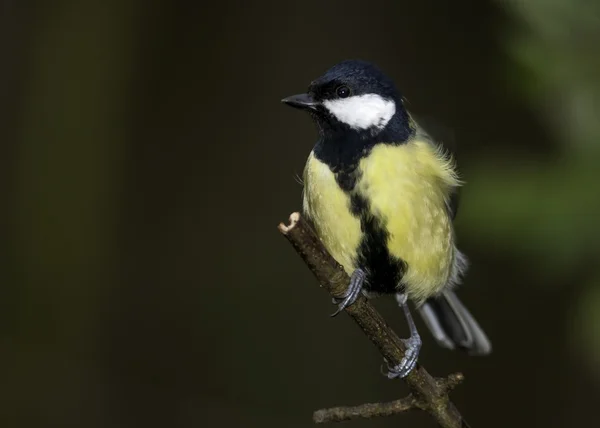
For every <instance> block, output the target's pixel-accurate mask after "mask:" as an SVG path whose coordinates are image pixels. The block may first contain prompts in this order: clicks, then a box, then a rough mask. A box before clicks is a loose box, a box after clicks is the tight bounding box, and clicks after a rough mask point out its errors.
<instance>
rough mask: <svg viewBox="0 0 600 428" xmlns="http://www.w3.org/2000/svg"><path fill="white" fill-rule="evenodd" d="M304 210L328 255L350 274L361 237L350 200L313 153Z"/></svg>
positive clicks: (306, 176)
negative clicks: (351, 209)
mask: <svg viewBox="0 0 600 428" xmlns="http://www.w3.org/2000/svg"><path fill="white" fill-rule="evenodd" d="M303 208H304V213H305V214H306V215H307V216H308V217H309V218H310V219H311V220H312V222H313V224H314V226H315V229H316V232H317V234H318V236H319V238H320V239H321V241H322V242H323V245H324V246H325V248H327V251H329V252H330V253H331V255H332V256H333V258H334V259H336V260H337V262H338V263H340V264H341V265H342V266H343V267H344V269H345V270H346V272H347V273H348V274H349V275H350V274H352V272H353V271H354V269H355V268H356V267H355V266H354V259H355V256H356V251H357V249H358V246H359V244H360V240H361V237H362V233H361V228H360V220H359V219H358V218H357V217H355V216H354V215H352V213H351V211H350V196H349V195H348V194H347V193H345V192H344V191H343V190H342V189H340V187H339V186H338V184H337V182H336V180H335V176H334V175H333V173H332V172H331V170H330V169H329V167H328V166H327V165H326V164H324V163H323V162H321V161H319V160H318V159H317V158H315V157H314V155H313V154H312V153H311V154H310V156H309V157H308V160H307V162H306V167H305V169H304V201H303Z"/></svg>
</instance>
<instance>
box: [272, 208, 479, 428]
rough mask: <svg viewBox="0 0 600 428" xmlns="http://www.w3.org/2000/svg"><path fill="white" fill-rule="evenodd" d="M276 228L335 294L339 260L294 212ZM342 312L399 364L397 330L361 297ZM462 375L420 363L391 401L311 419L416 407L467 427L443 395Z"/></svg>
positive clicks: (339, 289)
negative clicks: (442, 373)
mask: <svg viewBox="0 0 600 428" xmlns="http://www.w3.org/2000/svg"><path fill="white" fill-rule="evenodd" d="M279 231H280V232H281V233H282V234H283V235H284V236H285V237H286V238H287V239H288V241H289V242H290V243H291V244H292V246H293V247H294V249H295V250H296V251H297V252H298V254H299V255H300V256H301V257H302V259H303V260H304V262H305V263H306V264H307V266H308V267H309V268H310V270H311V271H312V272H313V274H314V275H315V276H316V278H317V280H318V281H319V284H320V285H321V287H322V288H324V289H325V290H327V291H328V292H329V293H330V294H331V295H332V296H334V297H338V298H339V297H341V296H342V294H343V293H344V291H345V290H346V288H347V287H348V284H349V282H350V278H349V277H348V275H347V274H346V272H345V271H344V269H343V268H342V266H340V264H339V263H337V262H336V261H335V259H334V258H333V257H332V256H331V255H330V254H329V253H328V252H327V250H326V249H325V247H324V246H323V244H322V243H321V241H320V240H319V238H318V237H317V236H316V234H315V233H314V232H313V230H312V228H311V227H310V226H309V225H308V223H307V222H306V221H305V220H303V219H302V217H301V216H300V214H299V213H297V212H296V213H292V215H290V224H289V225H284V224H283V223H281V224H279ZM345 311H346V313H347V314H348V315H350V317H351V318H352V319H353V320H354V321H355V322H356V323H357V324H358V326H359V327H360V328H361V329H362V330H363V332H364V333H365V335H366V336H367V337H368V338H369V339H370V340H371V342H372V343H373V344H374V345H375V346H376V347H377V349H379V352H381V354H382V355H383V358H384V359H385V361H386V362H387V363H388V364H389V365H390V366H395V365H397V364H399V363H400V361H401V360H402V357H403V356H404V352H405V347H404V344H403V343H402V341H401V340H400V338H399V337H398V335H397V334H396V333H395V332H394V331H393V330H392V329H391V328H390V327H389V326H388V325H387V324H386V322H385V321H384V319H383V318H382V317H381V315H380V314H379V312H377V311H376V310H375V308H374V307H373V305H371V303H369V301H368V300H367V299H366V298H365V297H364V296H362V295H361V296H360V297H359V298H358V299H357V300H356V302H355V303H354V304H353V305H351V306H349V307H347V308H346V309H345ZM462 379H463V376H462V375H461V374H455V375H451V376H449V377H448V378H444V379H435V378H434V377H432V376H431V375H430V374H429V373H428V372H427V371H426V370H425V369H424V368H423V367H422V366H421V365H417V367H415V369H414V370H413V371H412V372H411V373H410V374H409V375H408V376H407V377H406V378H404V381H405V382H406V383H407V385H408V387H409V388H410V391H411V394H410V395H409V396H408V397H406V398H403V399H401V400H397V401H394V402H391V403H377V404H364V405H362V406H357V407H337V408H333V409H325V410H319V411H317V412H315V414H314V416H313V418H314V420H315V422H318V423H321V422H329V421H331V422H333V421H342V420H348V419H354V418H356V417H374V416H384V415H392V414H396V413H400V412H404V411H407V410H410V409H413V408H418V409H421V410H424V411H426V412H427V413H429V414H430V415H431V416H432V417H433V418H434V419H435V420H436V421H437V423H438V424H439V425H440V426H441V427H443V428H468V427H469V425H468V424H467V422H466V421H465V420H464V419H463V417H462V416H461V414H460V413H459V411H458V410H457V409H456V407H455V406H454V404H453V403H452V402H451V401H450V398H449V396H448V393H449V391H450V390H451V389H452V388H453V387H455V386H456V385H457V384H458V383H459V382H460V381H462Z"/></svg>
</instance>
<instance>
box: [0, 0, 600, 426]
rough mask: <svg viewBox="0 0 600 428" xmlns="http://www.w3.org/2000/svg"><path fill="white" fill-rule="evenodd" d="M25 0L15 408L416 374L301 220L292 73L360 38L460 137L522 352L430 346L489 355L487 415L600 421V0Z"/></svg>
mask: <svg viewBox="0 0 600 428" xmlns="http://www.w3.org/2000/svg"><path fill="white" fill-rule="evenodd" d="M1 5H2V6H0V7H1V9H0V189H1V190H2V194H3V197H2V199H1V201H2V209H1V210H0V219H1V220H2V223H1V224H2V226H1V229H0V236H2V246H1V247H0V256H1V257H0V281H1V288H0V302H1V303H0V367H2V374H1V376H0V379H1V380H0V385H1V386H0V403H1V404H0V425H1V426H2V427H46V426H48V427H51V426H57V427H58V426H60V427H89V428H93V427H107V426H110V427H145V428H150V427H161V428H162V427H221V426H225V427H226V426H249V427H310V426H312V425H313V424H312V422H311V415H312V411H313V410H315V409H317V408H321V407H328V406H334V405H343V404H345V405H353V404H360V403H363V402H374V401H386V400H393V399H396V398H399V397H401V396H403V395H404V394H405V393H406V387H405V385H404V384H403V382H400V381H388V380H387V379H385V378H384V377H383V376H382V375H381V374H380V366H381V364H382V359H381V356H380V355H379V354H378V353H377V351H376V349H375V348H374V347H373V346H372V345H371V344H370V343H369V342H368V340H367V339H366V338H365V337H364V335H363V334H362V333H361V332H360V330H359V329H358V328H356V326H355V325H353V323H352V321H351V320H350V319H349V318H348V317H347V316H345V315H342V316H340V317H338V318H335V319H331V318H329V314H330V313H331V312H332V310H333V307H332V305H331V303H330V299H329V297H328V296H327V295H326V294H325V292H324V291H322V290H320V289H319V287H318V286H317V284H316V281H315V279H314V278H313V276H312V274H311V273H310V272H309V271H308V269H307V268H306V266H305V265H304V264H303V263H302V262H301V260H300V259H299V257H298V256H297V255H296V253H295V252H294V251H293V249H292V248H291V247H290V245H289V244H288V243H287V242H286V241H285V239H284V238H283V237H281V236H280V234H279V233H278V232H277V229H276V226H277V224H278V223H279V222H280V221H285V220H287V217H288V215H289V213H290V212H292V211H294V210H297V209H299V208H300V204H301V186H300V185H299V184H298V183H297V182H296V180H295V175H296V174H301V171H302V167H303V163H304V160H305V158H306V156H307V155H308V153H309V151H310V150H311V147H312V144H313V142H314V141H315V138H316V134H315V130H314V128H313V126H312V124H311V123H310V121H309V119H308V117H306V116H305V115H302V114H299V113H297V112H294V111H292V110H290V109H289V108H287V107H284V106H282V105H281V104H280V99H281V98H283V97H284V96H287V95H291V94H294V93H298V92H301V91H303V90H304V89H305V88H306V87H307V85H308V84H309V82H310V81H311V80H312V79H313V78H315V77H317V76H318V75H319V74H321V73H322V72H324V71H325V70H326V69H327V68H329V67H330V66H331V65H333V64H334V63H336V62H337V61H339V60H343V59H347V58H362V59H367V60H371V61H374V62H376V63H377V64H379V65H380V66H381V67H382V68H383V69H384V70H385V71H386V72H387V73H388V74H390V75H391V76H392V77H393V78H394V80H395V81H396V82H397V84H398V86H399V87H400V88H402V91H403V93H404V95H405V96H406V98H407V99H408V100H409V103H410V105H409V106H410V109H411V110H412V111H413V112H414V113H416V114H418V115H421V116H425V117H428V118H432V119H433V120H434V121H435V122H437V123H439V124H440V125H442V126H444V127H446V128H449V129H451V130H452V133H453V135H454V137H455V139H456V142H457V144H458V161H459V165H460V167H461V171H462V176H463V178H464V180H465V181H466V183H467V184H466V186H465V188H464V191H463V197H462V206H461V209H460V213H459V216H458V220H457V229H458V234H459V240H460V246H461V248H462V249H463V251H465V252H466V253H467V254H468V255H469V257H470V259H471V263H472V267H471V269H470V271H469V275H468V278H467V280H466V282H465V284H464V286H463V287H462V289H461V296H462V297H463V299H464V301H465V302H466V304H467V305H468V306H469V307H470V308H471V309H472V312H473V313H474V315H475V316H476V317H477V318H478V319H480V321H481V324H482V325H483V326H484V328H485V329H486V331H487V332H488V334H489V336H490V337H491V339H492V341H493V345H494V353H493V354H492V356H490V357H488V358H478V359H477V358H468V357H467V356H465V355H462V354H459V353H455V352H451V351H447V350H444V349H441V348H439V347H437V346H436V345H435V344H434V343H433V341H432V340H431V338H430V336H429V335H428V334H427V333H425V330H423V333H424V336H425V338H424V340H425V344H424V347H423V352H422V357H421V362H422V363H423V364H424V365H425V366H426V367H427V368H428V370H429V371H430V372H431V373H432V374H434V375H437V376H442V375H446V374H448V373H451V372H454V371H462V372H463V373H464V374H465V376H466V381H465V383H464V384H463V385H462V386H460V387H459V388H458V389H457V390H456V391H455V392H454V393H453V394H452V398H453V400H454V401H455V403H456V405H457V406H458V408H459V409H460V411H461V412H462V413H463V415H464V416H465V417H466V418H467V420H468V421H469V422H470V424H471V425H472V426H473V427H474V428H477V427H530V426H540V427H571V426H591V425H594V418H596V413H597V409H596V407H597V404H598V402H599V401H598V400H599V399H600V364H599V361H600V287H599V285H600V273H599V272H598V269H597V268H598V257H597V254H598V252H599V250H600V248H599V247H600V236H599V235H600V227H599V226H598V224H597V221H598V218H599V214H600V191H599V186H600V169H599V167H598V161H599V160H600V144H598V138H599V137H600V121H599V120H598V116H599V113H600V60H599V58H600V56H598V54H597V52H598V51H597V49H598V45H599V43H600V18H599V17H600V3H597V2H587V1H586V0H557V1H554V2H543V1H541V0H532V1H528V2H493V1H476V0H468V1H463V2H445V1H439V0H438V1H434V0H424V1H396V2H392V1H388V2H376V1H370V2H361V1H355V0H353V1H349V0H348V1H344V2H341V1H337V2H335V1H331V2H319V1H308V0H305V1H302V2H274V1H273V2H260V3H256V4H253V5H250V4H249V3H243V2H214V3H210V4H209V3H204V4H202V3H201V2H198V1H197V2H191V1H183V0H178V1H167V0H150V1H142V0H105V1H81V0H55V1H52V2H44V1H37V2H32V1H29V2H28V1H14V0H13V1H10V0H4V1H2V3H1ZM376 306H377V307H378V308H380V309H381V311H382V312H383V314H384V316H385V317H386V319H387V320H388V321H389V322H390V324H392V325H393V326H394V327H395V328H396V329H397V331H398V332H399V333H400V334H401V335H405V334H406V333H407V329H406V326H405V323H404V320H403V316H402V315H401V312H400V311H399V310H398V309H397V308H396V307H395V306H394V303H393V301H391V300H385V299H384V300H379V301H377V302H376ZM419 321H420V320H419ZM420 326H421V327H422V328H423V325H422V324H421V323H420ZM346 426H348V427H366V426H370V427H385V426H390V427H391V426H405V427H433V426H435V425H434V423H433V421H432V420H430V419H429V417H428V416H427V415H425V414H423V413H418V412H415V413H411V414H407V415H400V416H395V417H392V418H387V419H379V420H372V421H353V422H349V423H347V424H346Z"/></svg>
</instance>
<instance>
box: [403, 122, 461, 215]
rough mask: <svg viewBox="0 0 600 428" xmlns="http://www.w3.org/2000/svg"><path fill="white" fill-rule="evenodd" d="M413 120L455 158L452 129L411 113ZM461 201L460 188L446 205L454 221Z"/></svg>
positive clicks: (454, 142)
mask: <svg viewBox="0 0 600 428" xmlns="http://www.w3.org/2000/svg"><path fill="white" fill-rule="evenodd" d="M410 115H411V117H412V118H413V120H414V121H415V122H416V123H417V126H418V127H419V128H420V130H421V132H424V133H425V134H426V135H427V136H429V138H430V139H431V140H432V141H434V142H435V144H438V145H441V146H442V147H443V148H444V149H445V150H446V151H447V152H448V153H449V154H450V155H451V156H455V152H456V138H455V135H454V131H453V130H452V129H450V128H447V127H445V126H444V125H442V124H440V123H439V122H437V121H436V120H435V119H432V118H430V117H427V116H416V115H415V114H414V113H410ZM459 200H460V188H458V187H457V188H455V189H454V191H453V192H452V194H451V195H450V199H449V200H448V202H447V203H446V209H447V210H448V215H449V216H450V218H451V219H452V220H454V218H455V217H456V213H457V212H458V205H459Z"/></svg>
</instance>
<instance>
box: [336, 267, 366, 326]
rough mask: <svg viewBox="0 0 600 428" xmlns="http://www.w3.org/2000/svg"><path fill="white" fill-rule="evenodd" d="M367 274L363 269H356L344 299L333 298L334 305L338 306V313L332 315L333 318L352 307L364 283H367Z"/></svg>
mask: <svg viewBox="0 0 600 428" xmlns="http://www.w3.org/2000/svg"><path fill="white" fill-rule="evenodd" d="M365 277H366V274H365V272H364V271H363V270H362V269H356V270H355V271H354V272H352V276H351V277H350V284H349V285H348V288H347V289H346V291H345V293H344V295H343V297H342V298H341V299H336V298H335V297H334V298H333V303H335V304H336V305H338V309H337V311H335V312H334V313H333V314H331V316H332V317H334V316H336V315H337V314H339V313H340V312H342V311H343V310H344V309H345V308H347V307H348V306H350V305H351V304H352V303H354V301H355V300H356V298H357V297H358V295H359V294H360V291H361V290H362V288H363V283H364V282H365Z"/></svg>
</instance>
